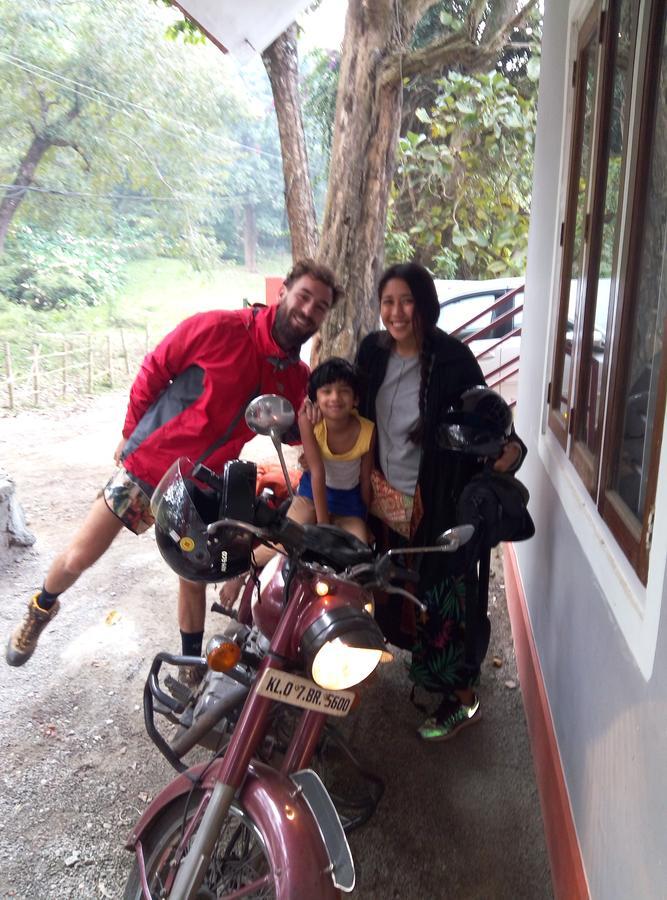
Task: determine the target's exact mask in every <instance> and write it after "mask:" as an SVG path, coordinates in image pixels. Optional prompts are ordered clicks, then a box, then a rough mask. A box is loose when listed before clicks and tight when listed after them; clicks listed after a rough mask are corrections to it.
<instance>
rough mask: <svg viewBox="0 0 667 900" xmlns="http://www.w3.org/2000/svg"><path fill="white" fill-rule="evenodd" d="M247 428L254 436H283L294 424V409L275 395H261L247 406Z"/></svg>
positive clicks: (282, 398) (286, 401) (287, 401)
mask: <svg viewBox="0 0 667 900" xmlns="http://www.w3.org/2000/svg"><path fill="white" fill-rule="evenodd" d="M245 420H246V424H247V426H248V428H250V429H251V430H252V431H254V432H255V434H265V435H269V436H270V437H273V436H274V435H275V434H279V435H280V434H284V433H285V432H286V431H287V430H288V429H289V428H291V427H292V425H293V424H294V407H293V406H292V404H291V403H290V402H289V400H286V399H285V398H284V397H279V396H278V395H277V394H262V396H261V397H255V399H254V400H251V401H250V403H249V404H248V406H247V408H246V411H245Z"/></svg>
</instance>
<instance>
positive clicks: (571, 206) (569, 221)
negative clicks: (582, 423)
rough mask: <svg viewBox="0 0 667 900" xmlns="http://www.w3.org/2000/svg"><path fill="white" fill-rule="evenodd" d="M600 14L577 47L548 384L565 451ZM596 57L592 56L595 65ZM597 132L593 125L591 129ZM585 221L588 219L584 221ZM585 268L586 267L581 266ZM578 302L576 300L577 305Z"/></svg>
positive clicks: (554, 425)
mask: <svg viewBox="0 0 667 900" xmlns="http://www.w3.org/2000/svg"><path fill="white" fill-rule="evenodd" d="M600 14H601V2H600V0H596V2H595V3H594V4H593V6H592V7H591V9H590V10H589V13H588V15H587V16H586V18H585V19H584V21H583V23H582V25H581V28H580V29H579V34H578V40H577V50H576V56H575V61H574V64H573V65H574V67H575V68H574V76H573V79H572V87H573V89H574V109H573V116H572V133H571V137H570V155H569V162H568V169H567V171H568V175H567V179H568V181H567V199H566V207H565V219H564V221H563V224H562V226H561V246H562V248H563V253H562V258H561V265H560V286H559V293H558V318H557V322H556V345H555V351H554V359H553V365H552V372H551V383H550V385H549V398H548V399H549V412H548V422H549V427H550V428H551V430H552V431H553V433H554V434H555V436H556V438H557V440H558V442H559V443H560V445H561V446H562V447H563V449H564V450H566V449H567V443H568V436H569V433H570V422H571V417H570V415H569V413H570V410H571V404H570V403H569V400H570V398H569V397H568V410H567V413H568V415H567V417H565V416H563V415H562V414H561V412H560V406H561V398H562V393H563V371H564V360H565V345H566V342H567V322H568V311H569V299H570V290H571V278H570V277H569V276H570V273H571V272H572V264H573V262H574V239H575V230H576V225H577V200H578V197H579V178H580V177H581V170H582V159H581V156H582V147H583V131H584V119H585V111H586V78H585V73H586V72H587V71H588V70H587V68H586V67H585V66H584V65H583V57H584V54H588V53H589V52H590V49H591V45H592V44H593V46H594V43H593V42H594V40H595V35H596V33H597V31H598V28H599V18H600ZM595 62H596V60H595V59H593V64H594V65H595ZM593 93H594V96H595V95H596V94H597V84H596V89H595V90H594V92H593ZM592 131H593V134H594V131H595V129H594V127H593V129H592ZM585 221H586V220H585ZM584 241H585V237H584ZM582 271H583V267H582ZM578 306H579V303H578V301H577V304H576V308H578ZM576 308H575V318H574V320H573V323H572V325H573V337H572V347H571V353H570V357H571V359H570V365H571V366H572V369H573V370H574V363H575V360H574V353H573V351H574V347H575V338H576V330H577V320H576Z"/></svg>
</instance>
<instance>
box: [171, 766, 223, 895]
mask: <svg viewBox="0 0 667 900" xmlns="http://www.w3.org/2000/svg"><path fill="white" fill-rule="evenodd" d="M235 794H236V789H235V788H233V787H232V786H231V785H229V784H222V782H220V781H218V782H217V783H216V785H215V787H214V788H213V791H212V793H211V797H210V799H209V801H208V806H207V807H206V812H205V813H204V815H203V817H202V820H201V822H200V823H199V828H197V831H196V833H195V836H194V840H193V841H192V844H191V845H190V849H189V850H188V853H187V855H186V857H185V859H184V860H183V861H182V863H181V864H180V866H179V867H178V872H177V873H176V878H175V880H174V886H173V888H172V889H171V893H170V894H169V897H170V900H190V898H191V897H194V896H195V893H196V891H197V890H198V888H199V887H200V885H201V883H202V881H203V880H204V875H205V874H206V870H207V868H208V865H209V862H210V859H211V856H212V855H213V851H214V850H215V844H216V841H217V840H218V835H219V834H220V832H221V831H222V826H223V825H224V822H225V818H226V817H227V813H228V812H229V807H230V806H231V805H232V802H233V800H234V796H235Z"/></svg>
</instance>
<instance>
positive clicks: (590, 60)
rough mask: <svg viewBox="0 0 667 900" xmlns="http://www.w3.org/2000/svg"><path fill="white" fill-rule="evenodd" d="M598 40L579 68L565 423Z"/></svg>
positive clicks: (560, 406) (563, 367) (561, 406)
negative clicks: (580, 93) (579, 116)
mask: <svg viewBox="0 0 667 900" xmlns="http://www.w3.org/2000/svg"><path fill="white" fill-rule="evenodd" d="M596 43H597V36H596V35H595V34H594V35H593V36H592V37H591V39H590V40H589V42H588V44H587V45H586V46H585V48H584V49H583V52H582V53H581V54H580V56H579V65H580V66H581V67H582V70H581V76H580V77H581V78H582V79H583V90H584V97H583V123H582V136H581V152H580V153H579V160H578V168H577V171H576V173H573V177H575V178H576V198H575V220H574V235H573V244H572V254H571V262H570V267H569V272H567V274H565V276H564V282H565V284H567V285H569V295H568V297H567V331H566V335H565V342H564V353H563V357H562V359H561V361H560V373H559V374H560V377H556V378H555V379H554V383H555V384H560V397H559V398H558V399H557V400H556V402H555V404H554V405H555V408H556V409H557V410H558V411H559V412H560V415H561V416H562V417H563V419H567V417H568V415H569V407H570V399H571V398H570V394H571V385H572V338H573V330H574V321H575V311H576V308H577V293H578V290H579V281H580V278H581V268H582V257H583V246H584V240H585V228H586V199H587V194H588V177H589V170H590V163H591V142H592V136H593V109H594V101H595V45H596Z"/></svg>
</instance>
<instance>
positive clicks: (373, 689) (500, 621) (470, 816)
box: [346, 555, 553, 900]
mask: <svg viewBox="0 0 667 900" xmlns="http://www.w3.org/2000/svg"><path fill="white" fill-rule="evenodd" d="M493 569H494V577H493V579H492V581H491V588H490V600H489V608H490V616H491V623H492V637H491V647H490V649H489V653H488V655H487V660H486V662H485V664H484V667H483V670H482V683H481V687H480V689H479V693H480V698H481V702H482V710H483V716H482V720H481V721H480V722H479V723H478V724H476V725H474V726H470V727H469V728H467V729H466V730H464V731H463V732H461V733H460V734H459V735H457V736H456V738H454V739H453V740H451V741H449V742H446V743H440V744H425V743H424V742H423V741H421V740H420V739H419V738H418V736H417V735H416V733H415V729H416V728H417V726H418V725H419V724H420V722H421V720H422V719H423V717H424V716H423V714H422V713H421V712H420V711H419V710H418V709H416V708H415V706H413V705H412V704H411V703H410V700H409V694H410V683H409V681H408V678H407V670H406V666H405V665H404V664H403V660H407V658H408V657H407V654H404V653H403V652H402V651H397V658H396V659H395V660H394V662H393V663H391V664H389V665H385V666H383V667H382V668H381V672H380V675H379V677H378V678H377V680H376V682H375V683H374V684H373V685H371V686H370V687H369V688H368V690H367V694H366V696H364V697H363V702H362V704H361V707H360V708H359V710H358V711H357V712H356V714H355V715H354V716H353V717H352V718H351V719H350V720H349V722H348V723H347V726H346V727H347V729H348V734H349V738H350V740H351V741H352V743H353V745H354V747H355V749H356V750H357V751H358V752H359V753H360V754H361V755H362V756H363V759H364V762H365V763H367V764H368V767H369V768H370V769H371V770H372V771H373V772H375V773H376V774H378V775H380V776H381V777H382V778H383V780H384V781H385V793H384V796H383V798H382V800H381V802H380V805H379V807H378V809H377V811H376V813H375V815H374V816H373V818H372V819H371V820H370V822H368V823H367V824H366V825H365V826H363V827H362V828H361V829H359V830H358V831H356V832H354V833H353V834H352V835H351V839H350V844H351V847H352V852H353V854H354V857H355V863H356V866H357V889H356V890H355V892H354V895H353V896H355V897H359V898H360V900H371V898H372V900H389V898H399V897H400V898H402V900H435V898H438V900H440V898H443V900H444V898H453V900H491V898H493V900H517V898H531V900H532V898H535V900H538V898H539V900H542V898H545V900H546V898H551V897H552V896H553V893H552V887H551V876H550V870H549V861H548V858H547V853H546V848H545V843H544V832H543V824H542V816H541V811H540V804H539V797H538V793H537V788H536V784H535V777H534V771H533V761H532V757H531V752H530V746H529V742H528V734H527V730H526V722H525V717H524V711H523V705H522V701H521V689H520V686H519V684H518V677H517V673H516V663H515V659H514V649H513V644H512V636H511V631H510V625H509V620H508V615H507V609H506V606H505V595H504V589H503V587H504V586H503V584H502V565H501V561H500V557H499V555H496V556H495V559H494V564H493ZM494 657H495V658H496V661H498V662H501V665H500V666H496V665H494V664H493V659H494ZM422 696H423V697H424V698H426V697H427V695H422Z"/></svg>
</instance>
